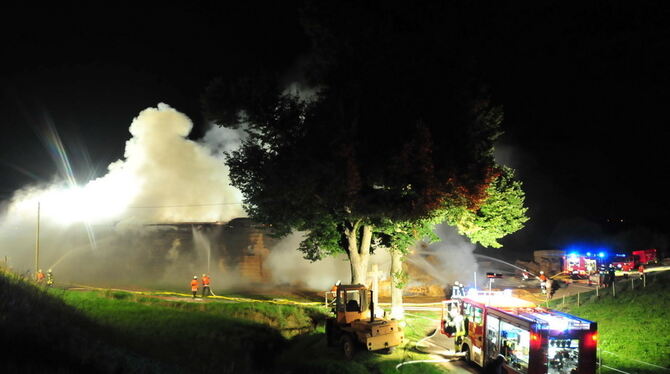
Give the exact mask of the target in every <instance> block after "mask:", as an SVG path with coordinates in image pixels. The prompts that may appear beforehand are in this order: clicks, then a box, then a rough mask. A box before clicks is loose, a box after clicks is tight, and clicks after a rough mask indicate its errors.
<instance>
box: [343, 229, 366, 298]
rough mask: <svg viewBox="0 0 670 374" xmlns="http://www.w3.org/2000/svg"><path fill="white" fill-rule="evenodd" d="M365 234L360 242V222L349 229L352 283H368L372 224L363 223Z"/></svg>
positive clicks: (347, 233) (348, 250)
mask: <svg viewBox="0 0 670 374" xmlns="http://www.w3.org/2000/svg"><path fill="white" fill-rule="evenodd" d="M362 229H363V235H362V237H361V241H360V243H358V235H357V234H358V230H359V226H358V224H355V225H354V228H353V229H352V230H347V232H346V235H347V240H348V244H347V247H348V248H347V253H348V255H349V263H350V265H351V284H363V285H364V284H366V281H367V275H368V274H367V273H368V262H369V260H370V244H371V242H372V226H370V225H363V228H362Z"/></svg>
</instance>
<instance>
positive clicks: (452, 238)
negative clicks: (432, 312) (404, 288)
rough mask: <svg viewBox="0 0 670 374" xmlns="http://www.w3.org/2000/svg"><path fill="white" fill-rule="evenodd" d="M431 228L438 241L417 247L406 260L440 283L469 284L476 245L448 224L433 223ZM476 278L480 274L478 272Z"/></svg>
mask: <svg viewBox="0 0 670 374" xmlns="http://www.w3.org/2000/svg"><path fill="white" fill-rule="evenodd" d="M434 232H435V233H436V234H437V236H438V237H439V238H440V241H438V242H435V243H432V244H430V245H429V246H428V247H426V248H421V247H419V248H417V250H415V251H414V252H413V253H412V254H411V255H410V256H409V258H408V262H410V263H411V264H413V265H414V266H416V267H418V268H419V269H421V270H422V271H423V272H424V273H425V274H427V275H429V276H430V277H431V278H433V279H434V280H435V281H437V282H439V284H441V285H442V286H446V285H447V284H453V283H454V282H455V281H459V282H461V283H464V284H470V285H472V284H473V283H474V273H475V272H478V265H477V260H476V258H475V255H474V250H475V245H474V244H472V243H471V242H470V241H469V240H468V239H467V238H465V237H463V236H462V235H460V234H458V232H457V231H456V229H455V228H454V227H451V226H449V225H447V224H440V225H436V226H435V229H434ZM478 278H481V274H479V275H478ZM410 285H412V282H411V281H410Z"/></svg>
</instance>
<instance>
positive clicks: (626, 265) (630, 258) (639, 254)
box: [612, 248, 658, 271]
mask: <svg viewBox="0 0 670 374" xmlns="http://www.w3.org/2000/svg"><path fill="white" fill-rule="evenodd" d="M616 257H617V259H616V260H614V261H612V265H614V267H616V268H617V269H620V270H623V271H631V270H635V269H636V268H637V267H638V266H640V265H650V264H655V263H656V262H658V257H657V253H656V249H653V248H652V249H644V250H639V251H633V252H632V254H631V255H626V254H617V255H616Z"/></svg>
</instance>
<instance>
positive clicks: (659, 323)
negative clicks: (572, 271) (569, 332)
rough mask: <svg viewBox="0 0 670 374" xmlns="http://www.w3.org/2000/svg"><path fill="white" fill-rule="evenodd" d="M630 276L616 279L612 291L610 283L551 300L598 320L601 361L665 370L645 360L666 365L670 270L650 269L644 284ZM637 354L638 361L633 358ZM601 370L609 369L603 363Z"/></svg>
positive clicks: (639, 370) (669, 332) (668, 355)
mask: <svg viewBox="0 0 670 374" xmlns="http://www.w3.org/2000/svg"><path fill="white" fill-rule="evenodd" d="M641 286H642V283H641V282H640V281H639V280H637V279H636V280H635V285H634V288H633V289H632V290H631V282H630V280H621V281H619V282H618V283H617V293H616V297H613V296H612V293H611V290H610V289H601V290H600V297H596V296H595V293H594V292H589V293H587V294H581V295H580V301H581V305H580V306H579V307H578V306H577V300H576V296H572V297H570V298H566V303H565V305H564V306H561V303H562V300H560V299H557V300H553V301H552V302H551V303H550V306H551V307H552V308H555V309H559V310H564V311H566V312H568V313H571V314H574V315H576V316H579V317H582V318H586V319H589V320H592V321H596V322H597V323H598V331H599V335H600V337H599V350H600V357H602V363H603V365H607V366H610V367H613V368H617V369H619V370H623V371H626V372H630V373H663V372H665V373H670V369H665V370H664V369H662V368H659V367H655V366H650V365H647V364H644V363H642V362H640V361H644V362H647V363H650V364H653V365H658V366H661V367H664V368H670V271H665V272H658V273H650V274H648V276H647V287H646V288H642V287H641ZM636 360H637V361H636ZM602 372H603V373H605V372H614V371H612V370H608V369H606V368H603V369H602Z"/></svg>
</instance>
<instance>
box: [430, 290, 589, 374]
mask: <svg viewBox="0 0 670 374" xmlns="http://www.w3.org/2000/svg"><path fill="white" fill-rule="evenodd" d="M442 305H443V306H442V323H441V332H442V333H443V334H445V335H446V336H447V337H448V338H450V339H453V343H454V347H455V350H456V351H458V352H461V353H462V354H463V355H464V358H465V360H467V361H469V362H471V363H474V364H476V365H479V366H482V367H483V366H484V365H486V363H488V362H489V361H490V360H492V359H494V358H496V357H497V356H498V355H499V354H500V355H503V356H504V357H505V359H506V363H505V366H504V367H505V370H506V372H507V373H524V374H540V373H549V374H561V373H579V374H587V373H588V374H593V373H595V372H596V348H597V343H598V332H597V325H596V323H595V322H591V321H587V320H585V319H582V318H578V317H575V316H572V315H569V314H566V313H562V312H559V311H555V310H550V309H545V308H542V307H538V306H536V305H535V304H533V303H531V302H528V301H525V300H521V299H518V298H514V297H512V296H511V293H509V292H497V291H494V292H483V291H476V292H471V293H469V294H468V296H467V297H465V298H463V299H460V300H445V301H444V302H443V304H442Z"/></svg>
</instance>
